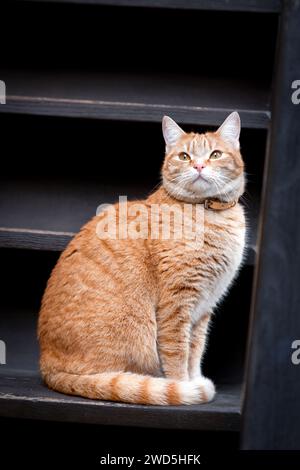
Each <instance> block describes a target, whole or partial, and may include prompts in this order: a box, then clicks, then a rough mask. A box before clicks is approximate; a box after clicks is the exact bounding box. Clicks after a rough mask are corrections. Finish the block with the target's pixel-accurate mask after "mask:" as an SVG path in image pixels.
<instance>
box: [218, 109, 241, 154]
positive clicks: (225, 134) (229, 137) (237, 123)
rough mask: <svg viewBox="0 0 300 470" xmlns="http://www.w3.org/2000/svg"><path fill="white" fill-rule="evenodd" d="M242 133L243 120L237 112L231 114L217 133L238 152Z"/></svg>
mask: <svg viewBox="0 0 300 470" xmlns="http://www.w3.org/2000/svg"><path fill="white" fill-rule="evenodd" d="M240 133H241V119H240V116H239V113H237V112H236V111H234V112H233V113H231V114H229V116H228V117H227V118H226V119H225V121H224V122H223V124H222V125H221V126H220V127H219V129H218V130H217V132H216V134H218V135H219V136H220V137H221V138H222V139H223V140H225V142H229V143H230V144H231V145H232V146H233V147H234V148H236V149H237V150H238V149H239V148H240V142H239V139H240Z"/></svg>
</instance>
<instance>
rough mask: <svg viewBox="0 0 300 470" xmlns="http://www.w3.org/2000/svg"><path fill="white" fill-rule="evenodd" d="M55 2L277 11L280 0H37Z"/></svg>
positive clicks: (279, 6)
mask: <svg viewBox="0 0 300 470" xmlns="http://www.w3.org/2000/svg"><path fill="white" fill-rule="evenodd" d="M22 1H24V0H22ZM35 1H39V2H41V1H46V2H53V3H59V2H61V3H79V4H91V5H110V6H132V7H154V8H178V9H188V10H221V11H249V12H268V13H277V12H279V11H280V9H281V3H280V0H226V1H224V0H35Z"/></svg>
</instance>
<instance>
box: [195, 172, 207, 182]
mask: <svg viewBox="0 0 300 470" xmlns="http://www.w3.org/2000/svg"><path fill="white" fill-rule="evenodd" d="M196 181H206V183H207V182H208V179H207V178H205V176H203V175H202V174H201V173H199V175H197V176H196V178H194V179H193V183H196Z"/></svg>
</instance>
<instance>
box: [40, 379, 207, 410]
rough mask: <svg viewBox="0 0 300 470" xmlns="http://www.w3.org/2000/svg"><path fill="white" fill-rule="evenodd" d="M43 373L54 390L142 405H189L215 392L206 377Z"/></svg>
mask: <svg viewBox="0 0 300 470" xmlns="http://www.w3.org/2000/svg"><path fill="white" fill-rule="evenodd" d="M43 375H44V380H45V382H46V383H47V385H48V386H49V387H50V388H52V389H54V390H57V391H59V392H62V393H65V394H68V395H79V396H82V397H86V398H91V399H96V400H108V401H118V402H124V403H136V404H141V405H142V404H143V405H189V404H197V403H206V402H208V401H211V400H212V399H213V397H214V395H215V388H214V385H213V383H212V382H211V381H210V380H209V379H207V378H205V377H199V378H197V379H194V380H191V381H185V382H183V381H182V382H180V381H176V380H172V379H165V378H161V377H151V376H145V375H138V374H133V373H130V372H105V373H101V374H93V375H75V374H69V373H66V372H49V373H45V374H43Z"/></svg>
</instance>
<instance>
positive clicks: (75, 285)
mask: <svg viewBox="0 0 300 470" xmlns="http://www.w3.org/2000/svg"><path fill="white" fill-rule="evenodd" d="M163 134H164V138H165V142H166V156H165V160H164V164H163V168H162V185H161V187H160V188H159V189H158V190H157V191H156V192H154V193H153V194H151V195H150V196H149V197H148V198H147V199H146V200H145V201H142V202H143V203H144V205H145V207H147V209H149V208H150V207H151V206H152V205H155V207H160V205H161V204H167V205H173V204H176V205H177V206H179V207H183V205H184V204H192V205H193V207H194V206H196V205H197V206H198V207H199V205H200V206H201V207H202V208H203V214H204V219H202V221H203V222H204V227H202V229H203V234H204V238H203V242H202V243H200V242H199V244H197V243H192V242H190V241H187V240H186V239H185V238H184V237H182V238H181V239H161V238H160V239H158V238H157V237H150V236H149V237H148V238H146V239H139V238H136V239H128V238H127V239H101V238H99V236H97V224H98V222H99V219H100V218H101V214H100V216H96V217H94V218H93V219H92V220H91V221H90V222H88V223H87V224H86V225H85V226H84V227H83V228H82V229H81V231H80V232H79V233H78V234H77V235H76V236H75V238H74V239H73V240H72V241H71V242H70V244H69V245H68V247H67V248H66V250H65V251H64V252H63V253H62V254H61V256H60V259H59V261H58V263H57V265H56V266H55V268H54V270H53V272H52V274H51V277H50V279H49V281H48V285H47V288H46V291H45V294H44V297H43V300H42V307H41V311H40V316H39V328H38V330H39V341H40V349H41V360H40V366H41V372H42V376H43V378H44V380H45V382H46V384H47V385H48V386H49V387H50V388H53V389H55V390H57V391H59V392H62V393H66V394H72V395H80V396H83V397H88V398H92V399H100V400H113V401H120V402H126V403H137V404H152V405H167V404H168V405H177V404H191V403H204V402H207V401H210V400H212V399H213V397H214V395H215V388H214V385H213V383H212V381H211V380H209V379H208V378H205V377H203V376H202V374H201V368H200V364H201V358H202V355H203V352H204V349H205V343H206V336H207V330H208V325H209V321H210V318H211V315H212V312H213V309H214V307H215V306H216V305H217V304H218V303H219V302H220V300H221V299H222V298H223V296H224V295H225V294H226V292H227V290H228V288H229V287H230V285H231V283H232V281H233V279H234V278H235V276H236V274H237V272H238V269H239V267H240V265H241V262H242V258H243V252H244V246H245V218H244V212H243V208H242V206H241V205H240V204H239V203H238V199H239V197H240V196H241V195H242V194H243V192H244V185H245V176H244V163H243V160H242V157H241V154H240V150H239V134H240V118H239V115H238V113H236V112H234V113H232V114H231V115H230V116H228V118H227V119H226V120H225V122H224V123H223V124H222V126H221V127H220V128H219V129H218V130H217V131H216V132H207V133H205V134H196V133H185V132H184V131H183V130H182V129H181V128H180V127H179V126H178V125H177V124H176V123H175V122H174V121H173V120H172V119H171V118H169V117H164V119H163ZM205 201H206V203H205ZM204 203H205V205H204ZM211 203H212V206H210V204H211ZM221 203H222V204H221ZM132 204H134V202H129V203H128V210H129V211H130V207H131V206H132ZM207 204H208V205H207ZM215 205H216V206H215ZM114 207H115V211H116V218H117V222H120V220H121V217H120V205H119V204H116V205H115V206H114ZM204 207H205V209H204ZM133 219H134V217H133V216H131V220H133ZM193 220H194V219H193ZM148 223H149V222H147V224H148ZM200 229H201V227H200ZM171 231H172V230H171Z"/></svg>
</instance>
